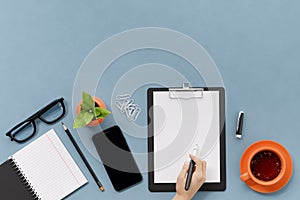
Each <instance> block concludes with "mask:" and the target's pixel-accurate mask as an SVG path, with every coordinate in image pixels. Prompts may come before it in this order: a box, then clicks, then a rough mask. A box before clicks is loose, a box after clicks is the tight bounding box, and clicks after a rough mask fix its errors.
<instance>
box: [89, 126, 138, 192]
mask: <svg viewBox="0 0 300 200" xmlns="http://www.w3.org/2000/svg"><path fill="white" fill-rule="evenodd" d="M92 140H93V143H94V145H95V147H96V149H97V152H98V154H99V156H100V158H101V161H102V163H103V165H104V167H105V170H106V172H107V174H108V176H109V178H110V181H111V183H112V185H113V187H114V189H115V190H116V191H118V192H119V191H122V190H124V189H126V188H128V187H130V186H133V185H135V184H137V183H139V182H141V181H142V175H141V173H140V171H139V169H138V166H137V164H136V162H135V160H134V158H133V155H132V153H131V151H130V149H129V146H128V144H127V142H126V139H125V137H124V135H123V133H122V131H121V129H120V128H119V127H118V126H113V127H111V128H108V129H106V130H104V131H102V132H100V133H98V134H96V135H94V136H93V137H92Z"/></svg>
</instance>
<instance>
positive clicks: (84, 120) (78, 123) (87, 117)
mask: <svg viewBox="0 0 300 200" xmlns="http://www.w3.org/2000/svg"><path fill="white" fill-rule="evenodd" d="M93 119H94V113H90V112H80V113H78V115H77V116H76V118H75V120H74V125H73V127H74V128H81V127H83V126H86V125H87V124H88V123H90V122H91V121H92V120H93Z"/></svg>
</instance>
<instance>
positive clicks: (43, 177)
mask: <svg viewBox="0 0 300 200" xmlns="http://www.w3.org/2000/svg"><path fill="white" fill-rule="evenodd" d="M0 177H1V178H0V199H22V200H26V199H42V200H44V199H46V200H47V199H49V200H50V199H51V200H53V199H62V198H64V197H66V196H67V195H69V194H70V193H72V192H73V191H75V190H76V189H78V188H79V187H81V186H82V185H84V184H85V183H87V179H86V178H85V176H84V175H83V174H82V172H81V171H80V169H79V167H78V166H77V164H76V163H75V161H74V160H73V158H72V157H71V155H70V154H69V152H68V151H67V149H66V148H65V146H64V145H63V143H62V142H61V140H60V139H59V137H58V136H57V135H56V133H55V131H54V130H53V129H52V130H50V131H48V132H47V133H45V134H44V135H42V136H40V137H39V138H38V139H36V140H35V141H33V142H32V143H30V144H29V145H27V146H25V147H24V148H23V149H21V150H20V151H18V152H17V153H15V154H14V155H12V156H11V157H9V159H8V160H7V161H5V162H4V163H3V164H2V165H1V166H0ZM4 197H5V198H4Z"/></svg>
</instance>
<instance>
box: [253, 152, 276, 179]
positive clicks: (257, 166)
mask: <svg viewBox="0 0 300 200" xmlns="http://www.w3.org/2000/svg"><path fill="white" fill-rule="evenodd" d="M250 169H251V172H252V174H253V175H254V176H255V177H256V178H257V179H258V180H261V181H271V180H273V179H275V178H276V177H277V176H278V175H279V173H280V171H281V161H280V158H279V157H278V155H277V154H276V153H274V152H273V151H269V150H264V151H260V152H258V153H257V154H255V155H254V156H253V158H252V159H251V163H250Z"/></svg>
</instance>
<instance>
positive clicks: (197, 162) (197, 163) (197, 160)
mask: <svg viewBox="0 0 300 200" xmlns="http://www.w3.org/2000/svg"><path fill="white" fill-rule="evenodd" d="M190 158H191V159H192V160H193V161H194V162H195V163H196V165H199V166H201V165H202V162H201V160H200V159H199V158H197V157H196V156H194V155H193V154H190Z"/></svg>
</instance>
